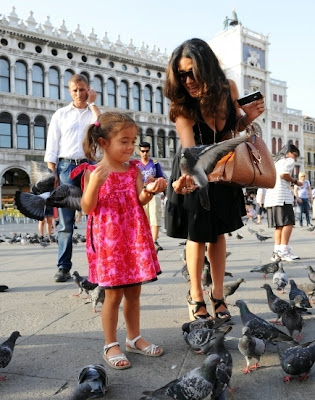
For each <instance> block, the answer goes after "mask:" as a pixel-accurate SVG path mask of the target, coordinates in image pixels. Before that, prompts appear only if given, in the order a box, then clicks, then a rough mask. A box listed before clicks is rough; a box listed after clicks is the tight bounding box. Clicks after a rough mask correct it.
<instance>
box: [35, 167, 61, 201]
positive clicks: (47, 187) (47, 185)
mask: <svg viewBox="0 0 315 400" xmlns="http://www.w3.org/2000/svg"><path fill="white" fill-rule="evenodd" d="M55 180H56V175H55V173H54V172H53V171H52V170H51V169H49V168H47V166H46V164H44V163H39V162H36V161H31V184H32V185H33V186H32V193H34V194H37V195H38V194H42V193H45V192H51V191H52V190H53V189H54V186H55Z"/></svg>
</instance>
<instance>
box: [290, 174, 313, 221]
mask: <svg viewBox="0 0 315 400" xmlns="http://www.w3.org/2000/svg"><path fill="white" fill-rule="evenodd" d="M299 181H300V182H302V186H297V185H294V196H295V198H296V201H297V203H298V205H299V207H300V217H299V220H300V226H303V214H305V218H306V223H307V226H312V224H311V221H310V203H309V201H312V200H313V196H312V189H311V184H310V181H308V180H307V179H306V173H305V172H300V173H299Z"/></svg>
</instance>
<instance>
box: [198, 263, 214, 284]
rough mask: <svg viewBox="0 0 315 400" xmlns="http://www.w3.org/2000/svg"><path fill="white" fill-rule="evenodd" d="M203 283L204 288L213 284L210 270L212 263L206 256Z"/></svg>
mask: <svg viewBox="0 0 315 400" xmlns="http://www.w3.org/2000/svg"><path fill="white" fill-rule="evenodd" d="M201 283H202V286H203V288H205V287H209V286H210V285H211V284H212V277H211V271H210V263H209V261H208V259H207V257H206V256H205V258H204V265H203V269H202V273H201Z"/></svg>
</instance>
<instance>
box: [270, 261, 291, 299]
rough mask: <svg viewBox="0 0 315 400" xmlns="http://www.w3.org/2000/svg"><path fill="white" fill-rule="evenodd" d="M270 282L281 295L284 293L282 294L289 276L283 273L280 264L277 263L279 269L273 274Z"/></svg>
mask: <svg viewBox="0 0 315 400" xmlns="http://www.w3.org/2000/svg"><path fill="white" fill-rule="evenodd" d="M272 282H273V283H274V284H275V285H276V286H277V287H276V289H277V290H279V291H280V290H281V293H285V292H284V288H285V287H286V286H287V284H288V283H289V276H288V274H287V273H286V272H285V271H284V269H283V265H282V263H281V262H280V263H279V269H278V271H276V272H275V273H274V274H273V277H272Z"/></svg>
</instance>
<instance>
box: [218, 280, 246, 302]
mask: <svg viewBox="0 0 315 400" xmlns="http://www.w3.org/2000/svg"><path fill="white" fill-rule="evenodd" d="M243 282H244V283H246V282H245V279H243V278H238V279H237V281H236V282H231V283H225V284H224V285H223V295H224V300H226V298H227V297H228V296H232V294H233V293H235V292H236V290H237V289H238V288H239V286H240V284H241V283H243Z"/></svg>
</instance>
